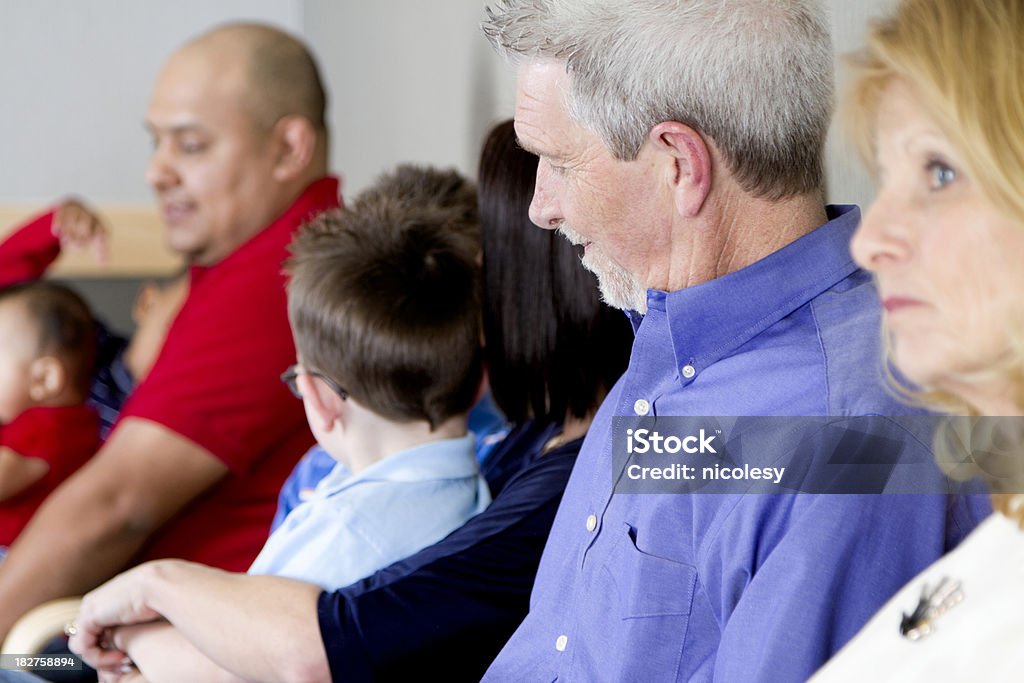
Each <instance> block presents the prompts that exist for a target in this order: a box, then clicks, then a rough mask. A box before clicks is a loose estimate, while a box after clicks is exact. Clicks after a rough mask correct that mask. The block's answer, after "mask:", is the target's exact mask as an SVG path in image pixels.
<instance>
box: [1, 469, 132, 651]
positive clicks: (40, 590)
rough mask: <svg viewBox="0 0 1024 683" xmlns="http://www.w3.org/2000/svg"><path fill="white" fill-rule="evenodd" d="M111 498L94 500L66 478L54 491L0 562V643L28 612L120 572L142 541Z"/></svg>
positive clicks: (117, 504) (79, 593)
mask: <svg viewBox="0 0 1024 683" xmlns="http://www.w3.org/2000/svg"><path fill="white" fill-rule="evenodd" d="M119 509H120V503H119V502H118V501H117V500H116V499H99V500H97V498H96V497H95V496H93V495H91V492H90V491H89V490H88V489H87V488H86V487H83V486H82V485H81V481H80V480H77V481H76V480H69V481H68V482H66V483H65V485H64V486H63V487H62V488H60V489H58V490H57V491H55V492H54V494H53V495H51V496H50V497H49V498H48V499H47V501H46V503H44V504H43V506H42V507H40V508H39V510H38V511H37V512H36V514H35V516H34V517H33V518H32V521H31V522H30V523H29V525H28V526H27V527H26V528H25V530H24V531H23V532H22V533H21V535H20V536H19V537H18V540H17V542H15V544H14V545H13V546H11V550H10V553H9V555H8V556H7V559H6V560H4V562H3V563H2V564H0V605H3V609H0V640H2V639H3V638H5V637H6V635H7V632H8V631H9V630H10V628H11V626H13V625H14V623H15V622H16V621H17V620H18V619H19V618H20V617H21V616H22V615H23V614H24V613H25V612H27V611H28V610H30V609H32V608H33V607H35V606H37V605H39V604H42V603H43V602H46V601H48V600H53V599H56V598H62V597H67V596H73V595H81V594H82V593H85V592H86V591H87V590H90V589H92V588H94V587H96V586H97V585H99V584H100V583H102V582H103V581H104V580H106V579H108V578H109V577H111V576H113V575H114V574H115V573H117V571H118V570H120V569H122V568H123V567H124V566H125V564H127V562H128V561H129V560H130V559H131V557H132V556H133V555H134V554H135V553H136V552H137V551H138V549H139V548H140V547H141V546H142V544H143V543H144V542H145V540H146V536H147V534H146V533H145V531H144V530H143V529H142V528H139V527H135V526H133V525H132V524H129V523H128V522H127V521H126V520H124V519H122V518H120V516H119V514H118V510H119Z"/></svg>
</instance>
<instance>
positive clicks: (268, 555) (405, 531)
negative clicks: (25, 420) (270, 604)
mask: <svg viewBox="0 0 1024 683" xmlns="http://www.w3.org/2000/svg"><path fill="white" fill-rule="evenodd" d="M490 502H491V495H490V492H489V490H488V488H487V482H486V481H485V480H484V478H483V477H482V476H481V475H480V471H479V469H478V466H477V462H476V453H475V449H474V438H473V435H472V434H468V435H466V436H463V437H460V438H456V439H444V440H441V441H432V442H430V443H427V444H424V445H422V446H417V447H415V448H410V449H409V450H406V451H402V452H400V453H396V454H394V455H392V456H390V457H387V458H385V459H384V460H381V461H380V462H378V463H374V464H373V465H371V466H370V467H367V468H366V469H365V470H363V471H362V472H360V473H358V474H352V473H351V472H350V471H349V470H348V468H346V467H345V466H344V465H342V464H341V463H338V465H337V466H335V468H334V469H333V470H332V471H331V473H330V474H328V475H327V476H326V477H325V478H324V479H323V480H322V481H321V482H320V484H319V485H318V486H317V488H316V491H315V492H314V494H313V496H312V498H310V499H309V500H308V501H306V502H304V503H302V504H301V505H299V506H298V507H297V508H295V509H294V510H292V512H291V513H290V514H289V515H288V517H287V518H286V519H285V521H284V523H283V524H281V526H280V527H278V529H277V530H276V531H274V533H272V534H271V535H270V538H269V539H267V543H266V545H264V546H263V550H262V551H261V552H260V554H259V556H258V557H257V558H256V560H255V561H254V562H253V564H252V567H250V568H249V573H250V574H274V575H276V576H286V577H289V578H293V579H299V580H302V581H308V582H310V583H315V584H317V585H319V586H322V587H323V588H324V589H327V590H333V589H336V588H340V587H342V586H347V585H349V584H350V583H353V582H354V581H357V580H359V579H361V578H364V577H366V576H369V575H370V574H372V573H374V572H375V571H377V570H378V569H381V568H383V567H386V566H388V565H390V564H391V563H393V562H396V561H398V560H401V559H402V558H405V557H408V556H409V555H412V554H413V553H415V552H416V551H418V550H420V549H422V548H425V547H426V546H428V545H432V544H434V543H436V542H437V541H439V540H441V539H442V538H444V537H445V536H447V535H448V534H449V533H451V532H452V531H454V530H455V529H457V528H459V527H460V526H462V525H463V524H464V523H465V522H466V520H468V519H469V518H470V517H472V516H473V515H475V514H477V513H479V512H481V511H483V509H484V508H486V507H487V505H488V503H490Z"/></svg>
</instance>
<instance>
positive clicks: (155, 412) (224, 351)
mask: <svg viewBox="0 0 1024 683" xmlns="http://www.w3.org/2000/svg"><path fill="white" fill-rule="evenodd" d="M284 254H285V251H284V246H283V245H282V246H280V248H279V249H277V250H276V251H275V252H274V258H269V257H267V256H266V255H264V256H262V257H260V258H249V259H246V260H245V261H242V262H239V261H237V260H236V261H235V262H233V263H231V264H223V265H224V266H225V267H221V266H216V267H214V268H213V269H210V270H202V269H193V273H192V282H191V286H190V290H189V295H188V299H187V300H186V302H185V304H184V306H183V307H182V309H181V312H180V313H179V314H178V317H177V318H176V319H175V321H174V323H173V325H172V326H171V328H170V330H169V331H168V334H167V339H166V341H165V343H164V347H163V349H162V351H161V352H160V357H159V358H158V359H157V362H156V364H155V365H154V366H153V369H152V371H151V372H150V374H149V375H148V377H147V378H146V379H145V381H144V382H143V383H142V384H141V385H140V386H139V387H138V388H137V389H136V390H135V392H134V394H133V395H132V396H131V398H130V399H129V400H128V403H127V404H126V405H125V408H124V410H123V411H122V413H121V419H125V418H127V417H138V418H144V419H147V420H151V421H153V422H156V423H158V424H161V425H163V426H165V427H167V428H168V429H171V430H172V431H174V432H176V433H178V434H180V435H181V436H183V437H185V438H187V439H189V440H190V441H192V442H193V443H195V444H197V445H199V446H201V447H202V448H204V449H206V450H208V451H209V452H210V453H212V454H213V455H214V456H216V457H217V458H218V459H220V460H221V461H223V462H224V464H225V465H227V466H228V468H230V469H231V470H232V471H234V472H235V473H236V474H242V473H244V472H246V471H247V470H248V469H249V468H250V467H252V466H253V465H254V464H256V463H258V461H259V460H260V459H261V458H262V457H265V456H266V455H267V454H268V453H272V452H274V451H276V450H278V449H280V448H281V447H282V444H284V443H285V442H286V441H288V440H289V439H294V437H295V434H296V431H297V430H299V431H301V432H302V433H304V434H307V435H308V428H307V427H306V423H305V416H304V413H303V411H302V404H301V402H300V401H296V400H295V398H294V397H293V396H292V395H291V394H290V393H289V392H288V390H287V389H286V388H285V387H284V385H282V384H281V382H280V380H279V377H280V374H281V372H282V371H283V370H284V369H285V368H286V367H288V365H290V364H291V363H294V362H295V347H294V345H293V342H292V337H291V331H290V330H289V327H288V317H287V309H286V297H285V281H284V277H283V275H282V274H281V262H282V261H283V259H284ZM296 457H297V456H296Z"/></svg>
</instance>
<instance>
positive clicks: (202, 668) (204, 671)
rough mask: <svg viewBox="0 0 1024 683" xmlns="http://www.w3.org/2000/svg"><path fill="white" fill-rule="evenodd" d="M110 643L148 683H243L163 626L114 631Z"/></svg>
mask: <svg viewBox="0 0 1024 683" xmlns="http://www.w3.org/2000/svg"><path fill="white" fill-rule="evenodd" d="M114 643H115V644H116V646H117V647H118V649H120V650H122V651H124V652H127V653H128V656H129V657H130V658H131V659H132V662H133V663H134V664H135V666H136V667H138V669H139V671H140V672H141V673H142V676H143V677H144V678H145V680H147V681H149V683H165V682H166V683H178V682H180V681H203V682H204V683H244V680H243V679H241V678H239V677H238V676H235V675H233V674H231V673H230V672H228V671H226V670H225V669H222V668H221V667H219V666H217V664H215V663H214V662H213V661H212V660H211V659H210V658H209V657H207V656H206V655H205V654H203V653H202V652H200V651H199V650H198V649H197V648H196V647H195V646H194V645H192V643H190V642H189V641H188V640H186V639H185V637H184V636H182V635H181V632H179V631H178V630H177V629H175V628H174V627H173V626H171V625H170V624H168V623H167V622H163V621H161V622H157V623H151V624H142V625H139V626H126V627H122V628H119V629H116V630H115V632H114Z"/></svg>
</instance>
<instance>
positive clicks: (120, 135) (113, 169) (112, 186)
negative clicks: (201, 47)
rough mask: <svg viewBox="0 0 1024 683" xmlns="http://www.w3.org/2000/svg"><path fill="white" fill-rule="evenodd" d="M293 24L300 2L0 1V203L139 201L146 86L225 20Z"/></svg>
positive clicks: (143, 198) (145, 193)
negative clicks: (175, 54) (178, 50)
mask: <svg viewBox="0 0 1024 683" xmlns="http://www.w3.org/2000/svg"><path fill="white" fill-rule="evenodd" d="M238 18H245V19H261V20H264V21H269V22H272V23H275V24H278V25H281V26H284V27H285V28H289V29H291V30H294V31H299V30H301V28H302V2H301V0H216V1H214V2H211V1H210V0H174V2H161V1H160V0H31V1H30V2H28V1H25V0H0V203H16V204H20V205H25V204H36V203H46V202H49V201H51V200H52V199H54V198H55V197H59V196H61V195H64V194H67V193H75V194H80V195H82V196H85V197H87V198H89V199H90V200H92V201H94V202H97V203H110V202H115V203H136V202H148V201H149V200H150V193H149V190H148V189H147V187H146V185H145V183H144V182H143V169H144V168H145V163H146V159H147V158H148V155H149V139H148V137H147V136H146V134H145V132H144V129H143V127H142V121H143V118H144V116H145V110H146V104H147V102H148V100H149V95H150V88H151V86H152V83H153V80H154V78H155V77H156V74H157V71H158V70H159V68H160V65H161V64H162V63H163V60H164V59H165V58H166V57H167V55H168V54H169V53H170V52H171V51H172V50H173V49H174V48H175V47H176V46H177V45H179V44H181V43H182V42H184V41H185V40H186V39H187V38H189V37H191V36H193V35H195V34H197V33H200V32H202V31H203V30H205V29H206V28H208V27H210V26H212V25H214V24H217V23H220V22H222V21H226V20H228V19H238Z"/></svg>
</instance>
